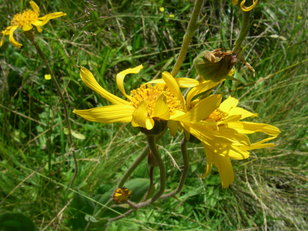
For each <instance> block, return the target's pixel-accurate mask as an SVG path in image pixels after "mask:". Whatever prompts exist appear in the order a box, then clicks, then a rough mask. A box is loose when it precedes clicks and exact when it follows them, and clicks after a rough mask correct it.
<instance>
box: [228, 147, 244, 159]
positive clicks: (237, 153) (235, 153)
mask: <svg viewBox="0 0 308 231" xmlns="http://www.w3.org/2000/svg"><path fill="white" fill-rule="evenodd" d="M241 147H249V145H242V146H238V147H237V146H235V145H231V146H230V149H229V150H228V152H227V155H226V156H228V157H230V158H231V159H234V160H243V159H247V158H248V157H249V152H248V151H247V150H248V149H247V148H245V150H244V149H243V148H241Z"/></svg>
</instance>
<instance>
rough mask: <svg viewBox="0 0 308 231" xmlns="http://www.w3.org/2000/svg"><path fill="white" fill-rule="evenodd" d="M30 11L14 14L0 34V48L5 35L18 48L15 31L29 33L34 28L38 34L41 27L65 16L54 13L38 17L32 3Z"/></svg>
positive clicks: (61, 13)
mask: <svg viewBox="0 0 308 231" xmlns="http://www.w3.org/2000/svg"><path fill="white" fill-rule="evenodd" d="M30 5H31V7H32V10H25V11H23V12H21V13H18V14H15V15H14V17H13V19H12V20H11V25H10V26H8V27H7V28H6V29H4V30H3V31H2V32H1V33H2V38H1V40H0V47H1V46H2V45H3V41H4V37H5V35H7V36H9V41H10V42H11V43H12V44H13V45H14V46H16V47H18V48H20V47H21V46H22V44H21V43H19V42H17V41H16V40H15V38H14V32H15V30H16V29H18V28H19V29H22V30H23V31H29V30H31V29H32V28H33V26H35V27H36V29H37V31H38V32H42V28H41V27H42V26H44V25H45V24H46V23H48V22H49V20H50V19H55V18H59V17H61V16H65V15H66V14H65V13H63V12H55V13H51V14H47V15H45V16H42V17H39V14H40V8H39V7H38V5H37V4H36V3H35V2H34V1H30Z"/></svg>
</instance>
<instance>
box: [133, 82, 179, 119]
mask: <svg viewBox="0 0 308 231" xmlns="http://www.w3.org/2000/svg"><path fill="white" fill-rule="evenodd" d="M161 95H164V96H165V98H166V103H167V105H168V107H169V112H170V113H172V112H173V111H174V110H181V109H182V105H181V102H180V101H179V100H178V99H177V98H176V97H175V96H174V95H173V94H172V93H171V92H170V90H169V89H168V88H167V87H166V86H165V85H163V84H156V85H151V84H144V85H141V86H140V87H139V88H137V89H135V90H132V91H131V92H130V96H131V102H132V104H133V106H134V107H135V108H137V107H138V106H139V105H140V104H141V103H146V106H147V111H148V114H149V115H151V114H152V112H153V110H154V107H155V104H156V101H157V100H158V98H159V97H160V96H161Z"/></svg>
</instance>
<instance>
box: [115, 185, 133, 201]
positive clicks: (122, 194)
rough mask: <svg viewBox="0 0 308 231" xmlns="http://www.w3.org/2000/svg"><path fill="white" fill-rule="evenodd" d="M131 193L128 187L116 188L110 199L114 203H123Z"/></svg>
mask: <svg viewBox="0 0 308 231" xmlns="http://www.w3.org/2000/svg"><path fill="white" fill-rule="evenodd" d="M131 194H132V191H130V190H129V189H128V188H125V187H122V188H117V189H116V190H115V191H114V193H113V195H112V199H113V201H114V202H116V203H124V202H126V201H127V200H128V199H129V197H130V195H131Z"/></svg>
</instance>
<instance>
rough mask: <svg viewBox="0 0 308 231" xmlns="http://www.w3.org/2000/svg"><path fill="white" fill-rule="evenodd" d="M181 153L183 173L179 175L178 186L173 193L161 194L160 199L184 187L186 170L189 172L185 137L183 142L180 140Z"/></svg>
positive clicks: (172, 194) (170, 195)
mask: <svg viewBox="0 0 308 231" xmlns="http://www.w3.org/2000/svg"><path fill="white" fill-rule="evenodd" d="M181 151H182V157H183V171H182V174H181V178H180V182H179V185H178V187H177V188H176V189H175V190H174V191H172V192H170V193H166V194H163V195H162V196H161V198H163V199H164V198H168V197H172V196H174V195H176V194H177V193H179V192H180V191H181V190H182V188H183V186H184V183H185V180H186V177H187V174H188V170H189V157H188V152H187V139H186V137H184V138H183V140H182V143H181Z"/></svg>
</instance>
